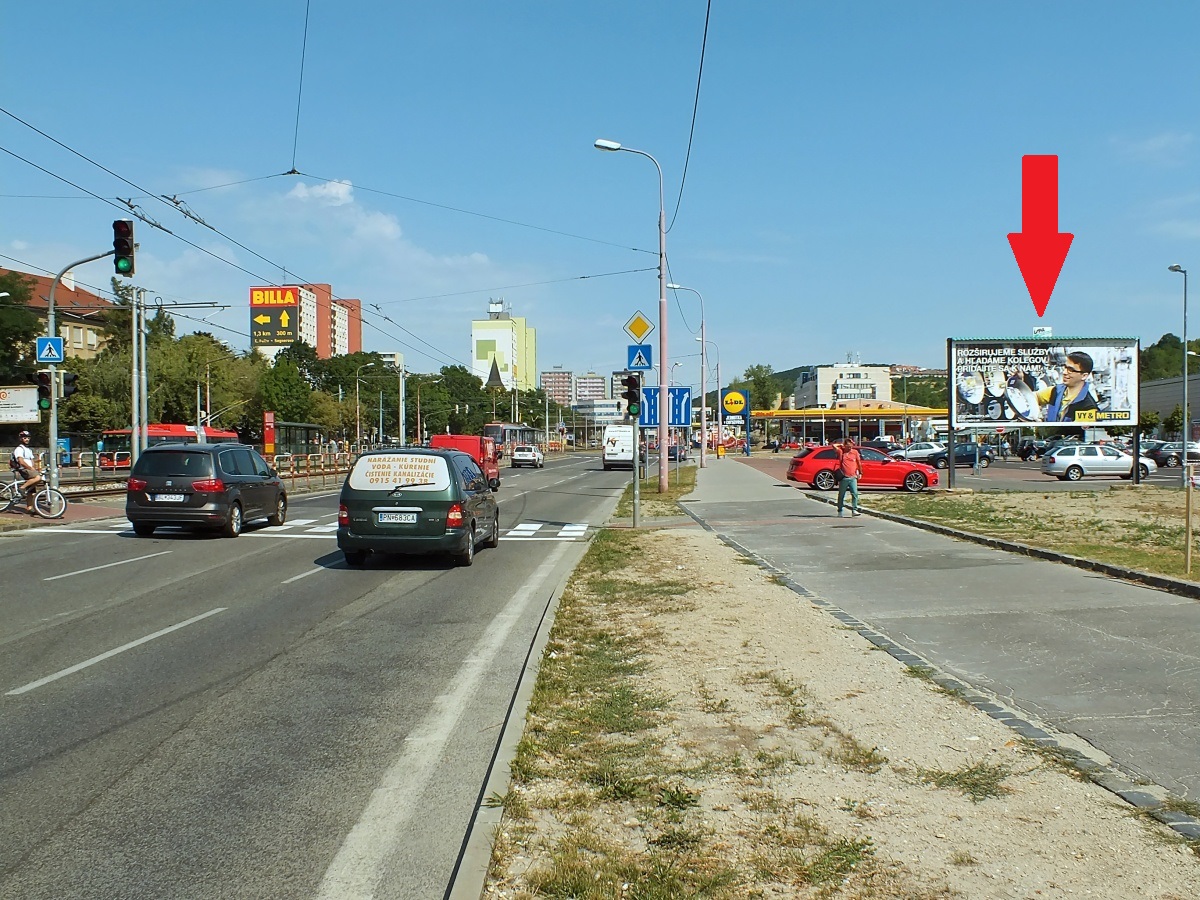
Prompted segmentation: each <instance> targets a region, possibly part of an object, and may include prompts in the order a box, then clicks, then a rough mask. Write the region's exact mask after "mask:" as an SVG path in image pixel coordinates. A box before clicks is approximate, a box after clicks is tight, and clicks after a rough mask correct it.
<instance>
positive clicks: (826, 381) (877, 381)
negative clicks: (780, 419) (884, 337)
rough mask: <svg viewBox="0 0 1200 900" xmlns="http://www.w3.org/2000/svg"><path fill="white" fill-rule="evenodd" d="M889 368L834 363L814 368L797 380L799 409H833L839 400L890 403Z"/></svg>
mask: <svg viewBox="0 0 1200 900" xmlns="http://www.w3.org/2000/svg"><path fill="white" fill-rule="evenodd" d="M891 399H892V378H891V367H890V366H863V365H859V364H857V363H835V364H834V365H832V366H812V367H810V368H807V369H805V370H804V371H802V372H801V373H800V377H799V378H797V379H796V407H797V408H798V409H821V408H824V409H832V408H834V407H835V406H836V405H837V403H838V401H846V400H854V401H857V400H884V401H887V400H891Z"/></svg>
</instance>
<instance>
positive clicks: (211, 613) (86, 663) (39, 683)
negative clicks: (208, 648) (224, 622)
mask: <svg viewBox="0 0 1200 900" xmlns="http://www.w3.org/2000/svg"><path fill="white" fill-rule="evenodd" d="M228 608H229V607H227V606H218V607H217V608H216V609H210V610H209V611H208V612H206V613H200V615H198V616H192V617H191V618H190V619H188V620H187V621H185V622H180V623H179V624H177V625H171V626H168V627H167V628H164V629H162V630H161V631H156V632H154V634H148V635H146V636H145V637H140V638H138V639H137V640H136V641H130V642H129V643H128V644H122V645H121V646H120V647H115V648H114V649H112V650H108V651H106V652H104V653H101V654H100V655H99V656H93V657H92V658H91V659H85V660H84V661H83V662H81V663H76V664H75V665H73V666H69V667H68V668H66V669H63V670H61V671H59V672H55V673H54V674H53V675H47V676H46V677H45V678H39V679H38V680H37V681H31V682H29V684H25V685H22V686H21V687H19V688H13V689H12V690H11V691H9V692H8V693H6V694H5V695H4V696H6V697H14V696H16V695H17V694H24V693H27V692H28V691H32V690H33V689H34V688H40V687H41V686H42V685H44V684H49V683H50V682H52V681H58V679H60V678H65V677H66V676H67V675H73V674H75V673H76V672H78V671H80V670H81V669H86V668H87V667H88V666H94V665H95V664H96V663H98V662H103V661H104V660H106V659H108V658H109V657H112V656H116V655H117V654H118V653H124V652H125V651H126V650H132V649H133V648H134V647H139V646H141V645H142V644H145V643H146V642H147V641H152V640H154V639H155V638H160V637H162V636H163V635H164V634H170V633H171V632H172V631H178V630H179V629H180V628H186V627H187V626H188V625H192V624H195V623H196V622H199V621H200V620H201V619H207V618H208V617H209V616H215V615H216V614H217V613H221V612H225V610H227V609H228Z"/></svg>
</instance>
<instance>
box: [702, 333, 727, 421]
mask: <svg viewBox="0 0 1200 900" xmlns="http://www.w3.org/2000/svg"><path fill="white" fill-rule="evenodd" d="M696 340H698V341H701V339H700V338H696ZM706 344H712V345H713V346H714V347H716V348H717V442H718V443H722V442H723V441H724V439H725V435H724V433H723V432H724V429H723V428H722V427H721V348H720V347H717V342H716V341H701V344H700V346H701V347H703V346H705V345H706ZM705 389H706V390H707V386H706V388H705Z"/></svg>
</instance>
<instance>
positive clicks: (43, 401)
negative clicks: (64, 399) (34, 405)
mask: <svg viewBox="0 0 1200 900" xmlns="http://www.w3.org/2000/svg"><path fill="white" fill-rule="evenodd" d="M49 408H50V398H49V397H38V409H49Z"/></svg>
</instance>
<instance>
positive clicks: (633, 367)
mask: <svg viewBox="0 0 1200 900" xmlns="http://www.w3.org/2000/svg"><path fill="white" fill-rule="evenodd" d="M625 368H626V369H628V370H629V371H631V372H649V371H650V370H651V369H653V368H654V354H653V352H651V347H650V345H649V344H630V345H629V365H627V366H626V367H625Z"/></svg>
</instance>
